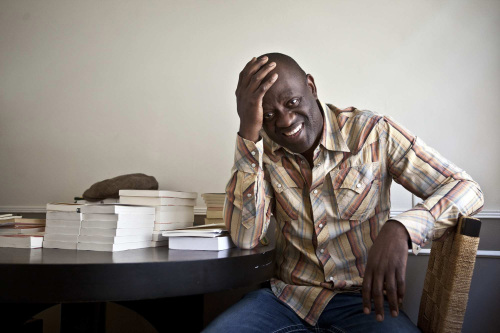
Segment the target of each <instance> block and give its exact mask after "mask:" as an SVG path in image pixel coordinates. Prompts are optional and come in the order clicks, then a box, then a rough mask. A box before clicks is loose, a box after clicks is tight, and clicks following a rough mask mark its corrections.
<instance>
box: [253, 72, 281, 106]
mask: <svg viewBox="0 0 500 333" xmlns="http://www.w3.org/2000/svg"><path fill="white" fill-rule="evenodd" d="M277 79H278V73H274V74H273V75H271V77H270V78H268V79H267V80H266V81H264V82H263V83H262V84H261V85H260V86H259V89H258V90H257V97H258V98H259V99H260V100H261V99H263V98H264V95H265V94H266V92H267V91H268V90H269V88H271V87H272V85H273V84H274V82H276V80H277Z"/></svg>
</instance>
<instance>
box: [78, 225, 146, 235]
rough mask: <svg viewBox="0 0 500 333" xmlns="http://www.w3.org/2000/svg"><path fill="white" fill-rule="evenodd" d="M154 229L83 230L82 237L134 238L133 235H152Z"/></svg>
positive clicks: (81, 231) (81, 230)
mask: <svg viewBox="0 0 500 333" xmlns="http://www.w3.org/2000/svg"><path fill="white" fill-rule="evenodd" d="M152 234H153V227H152V226H151V227H149V228H134V229H127V228H122V229H113V228H111V229H103V228H81V229H80V235H85V236H106V237H115V236H133V235H152Z"/></svg>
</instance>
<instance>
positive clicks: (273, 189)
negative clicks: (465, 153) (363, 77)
mask: <svg viewBox="0 0 500 333" xmlns="http://www.w3.org/2000/svg"><path fill="white" fill-rule="evenodd" d="M321 106H322V111H323V115H324V122H323V133H322V137H321V141H320V143H319V145H318V147H316V149H315V151H314V157H313V164H314V165H313V166H312V168H311V167H310V166H309V163H308V162H307V161H306V160H305V158H304V157H303V156H301V155H300V154H295V153H292V152H291V151H289V150H288V149H286V148H284V147H282V146H280V145H278V144H276V143H275V142H273V141H271V140H270V139H269V137H267V135H266V134H265V132H264V131H261V137H262V138H261V139H260V140H259V141H258V142H257V143H254V142H252V141H248V140H245V139H243V138H241V137H240V136H239V135H238V136H237V139H236V151H235V161H234V166H233V169H232V176H231V178H230V180H229V182H228V184H227V187H226V194H227V195H226V202H225V207H224V219H225V221H226V225H227V226H228V227H229V229H230V232H231V237H232V239H233V241H234V242H235V244H236V245H237V246H239V247H241V248H253V247H255V246H257V245H258V244H259V242H260V241H261V240H262V239H263V237H264V236H265V234H266V232H267V229H268V226H269V221H270V217H271V215H274V216H275V218H276V223H277V229H278V230H277V232H276V262H275V263H276V267H275V277H274V278H272V279H271V288H272V290H273V292H274V294H275V295H276V297H278V298H279V299H280V300H281V301H283V302H284V303H286V304H287V305H288V306H290V308H292V309H293V310H294V311H295V312H296V313H297V315H298V316H299V317H300V318H302V319H304V320H305V321H306V322H307V323H309V324H310V325H315V324H316V322H317V320H318V318H319V316H320V315H321V313H322V311H323V309H324V308H325V307H326V305H327V304H328V302H329V301H330V300H331V299H332V298H333V297H334V296H335V294H336V293H339V292H348V291H360V289H361V286H362V282H363V275H364V271H365V266H366V262H367V258H368V251H369V249H370V248H371V246H372V245H373V242H374V240H375V238H376V237H377V234H378V233H379V231H380V228H381V227H382V226H383V225H384V223H385V222H386V221H387V220H388V219H389V213H390V208H391V202H390V187H391V182H392V180H395V181H396V182H397V183H399V184H401V185H402V186H404V187H405V188H406V189H407V190H408V191H410V192H411V193H413V194H415V195H416V196H418V197H420V198H422V199H423V200H424V201H423V202H422V203H420V204H418V205H416V206H415V207H413V208H412V209H410V210H408V211H406V212H404V213H402V214H399V215H397V216H395V217H392V218H391V219H392V220H397V221H399V222H400V223H402V224H403V225H404V226H405V227H406V230H407V231H408V233H409V235H410V238H411V243H412V247H413V252H414V253H415V254H417V253H418V251H419V250H420V248H421V247H422V246H423V245H424V244H425V243H426V242H428V240H429V239H432V238H436V237H439V236H440V235H442V234H443V233H444V231H445V230H446V228H447V227H450V226H453V225H455V224H456V221H457V218H458V217H459V216H460V215H473V214H475V213H477V212H478V211H480V210H481V208H482V205H483V196H482V192H481V189H480V187H479V185H478V184H477V183H476V182H474V181H473V180H472V178H471V177H470V176H469V175H468V174H467V173H466V172H464V171H463V170H461V169H460V168H458V167H457V166H456V165H454V164H453V163H451V162H450V161H448V160H447V159H445V158H444V157H443V156H441V155H440V154H439V153H438V152H437V151H435V150H434V149H432V148H431V147H429V146H427V145H426V144H425V143H424V142H423V141H422V140H421V139H420V138H418V137H416V136H414V135H413V134H411V133H410V132H409V131H408V130H406V129H405V128H404V127H402V126H401V125H399V124H398V123H396V122H395V121H394V120H393V119H391V118H390V117H388V116H382V115H379V114H377V113H374V112H370V111H362V110H358V109H356V108H352V107H351V108H348V109H345V110H339V109H337V108H336V107H334V106H333V105H330V104H321Z"/></svg>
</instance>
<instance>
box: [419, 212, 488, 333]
mask: <svg viewBox="0 0 500 333" xmlns="http://www.w3.org/2000/svg"><path fill="white" fill-rule="evenodd" d="M480 229H481V221H480V220H479V219H476V218H471V217H467V216H463V217H461V218H460V219H459V221H458V223H457V227H456V229H455V234H454V236H453V237H451V236H452V235H449V237H446V238H445V239H444V240H443V241H433V242H432V247H431V254H430V257H429V264H428V266H427V273H426V275H425V281H424V289H423V291H422V298H421V299H420V309H419V313H418V324H417V326H418V328H420V329H421V330H422V332H424V333H431V332H432V333H442V332H460V331H461V330H462V323H463V320H464V316H465V309H466V307H467V300H468V298H469V289H470V283H471V280H472V272H473V271H474V264H475V262H476V254H477V247H478V244H479V231H480Z"/></svg>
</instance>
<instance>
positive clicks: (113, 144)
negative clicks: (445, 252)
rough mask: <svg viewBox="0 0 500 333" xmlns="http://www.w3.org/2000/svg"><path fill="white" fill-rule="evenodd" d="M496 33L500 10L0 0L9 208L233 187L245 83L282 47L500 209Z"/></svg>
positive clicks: (340, 96) (0, 100)
mask: <svg viewBox="0 0 500 333" xmlns="http://www.w3.org/2000/svg"><path fill="white" fill-rule="evenodd" d="M499 27H500V2H499V1H451V0H450V1H446V0H442V1H410V0H408V1H356V2H351V1H326V0H325V1H295V2H291V1H139V0H137V1H0V175H1V176H0V206H30V205H31V206H33V205H44V204H45V203H47V202H51V201H65V200H70V199H71V198H72V197H73V196H75V195H80V194H81V193H82V192H83V191H84V190H85V189H86V188H87V187H88V186H90V185H91V184H92V183H94V182H96V181H99V180H102V179H105V178H109V177H114V176H117V175H121V174H125V173H131V172H144V173H146V174H149V175H154V176H155V177H156V178H157V179H158V181H159V183H160V187H161V188H163V189H172V190H186V191H197V192H199V193H203V192H221V191H223V190H224V186H225V184H226V181H227V179H228V177H229V170H230V167H231V165H232V159H233V149H234V139H235V136H236V131H237V129H238V117H237V114H236V103H235V97H234V90H235V87H236V83H237V76H238V73H239V71H240V70H241V68H242V66H243V65H244V64H245V63H246V62H247V61H248V60H249V59H250V58H251V57H253V56H258V55H260V54H262V53H265V52H272V51H279V52H283V53H287V54H289V55H291V56H293V57H294V58H295V59H296V60H297V61H298V62H299V64H301V65H302V66H303V67H304V69H305V70H306V71H307V72H309V73H311V74H313V75H314V76H315V78H316V83H317V86H318V89H319V95H320V98H321V99H323V100H324V101H327V102H330V103H333V104H335V105H337V106H339V107H346V106H350V105H353V106H356V107H358V108H365V109H371V110H374V111H377V112H379V113H384V114H389V115H392V116H393V117H394V118H395V119H396V120H398V121H400V122H401V123H403V124H404V125H406V127H408V128H409V129H410V130H411V131H412V132H413V133H415V134H417V135H419V136H420V137H422V138H423V139H424V141H426V142H427V143H428V144H430V145H431V146H433V147H434V148H436V149H437V150H438V151H440V152H441V153H442V154H443V155H445V156H446V157H448V158H449V159H451V160H452V161H454V162H455V163H456V164H458V165H459V166H461V167H462V168H464V169H465V170H467V171H468V172H469V173H470V174H471V175H472V176H473V177H474V178H475V179H476V180H477V181H478V182H479V183H480V184H481V185H482V188H483V191H484V193H485V198H486V205H485V209H489V210H498V209H500V193H499V191H498V188H499V187H500V177H499V176H498V165H499V164H500V163H499V162H500V153H499V151H500V149H499V148H498V143H500V130H499V129H498V128H499V125H500V121H499V116H498V113H499V112H498V105H499V102H500V94H499V92H500V79H499V78H500V38H498V32H499V31H500V30H499ZM398 193H399V192H398ZM408 198H409V197H406V198H405V199H404V200H403V202H402V203H399V202H398V203H397V205H401V206H405V204H404V203H405V202H407V200H408ZM199 204H200V205H202V202H201V199H199Z"/></svg>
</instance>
